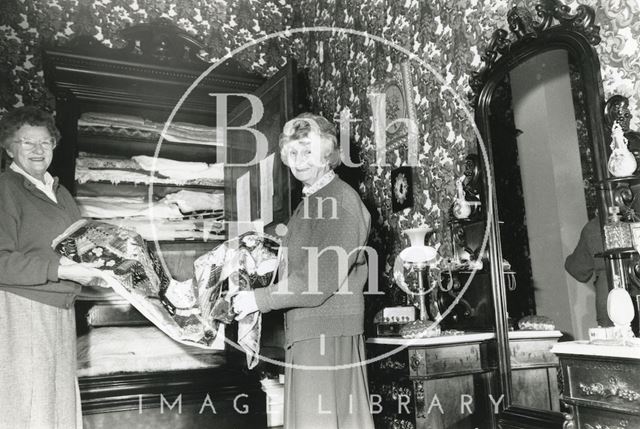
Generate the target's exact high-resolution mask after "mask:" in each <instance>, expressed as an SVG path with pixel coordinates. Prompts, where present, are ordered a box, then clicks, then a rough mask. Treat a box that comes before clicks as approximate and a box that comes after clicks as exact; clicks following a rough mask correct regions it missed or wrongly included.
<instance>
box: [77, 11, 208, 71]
mask: <svg viewBox="0 0 640 429" xmlns="http://www.w3.org/2000/svg"><path fill="white" fill-rule="evenodd" d="M119 36H120V38H121V39H122V40H123V41H124V47H122V48H119V49H112V48H109V47H107V46H105V45H103V44H102V43H100V42H99V41H98V40H96V39H95V38H93V37H91V36H78V37H76V38H74V39H72V40H71V41H70V42H69V43H68V44H66V47H68V48H72V49H74V50H77V51H84V52H88V53H92V54H94V55H95V54H100V53H102V54H108V53H111V54H113V55H116V56H118V57H120V58H129V59H137V60H142V61H149V60H152V61H157V62H163V63H173V64H185V63H186V64H194V65H206V64H208V63H209V62H208V60H207V51H206V49H205V46H204V45H203V44H202V43H201V42H200V41H199V40H198V39H197V38H195V37H194V36H192V35H190V34H189V33H187V32H186V31H184V30H183V29H181V28H180V27H178V26H177V25H175V24H174V23H173V22H172V21H171V20H169V19H167V18H159V19H157V20H154V21H152V22H149V23H143V24H137V25H133V26H131V27H127V28H124V29H123V30H121V31H120V33H119Z"/></svg>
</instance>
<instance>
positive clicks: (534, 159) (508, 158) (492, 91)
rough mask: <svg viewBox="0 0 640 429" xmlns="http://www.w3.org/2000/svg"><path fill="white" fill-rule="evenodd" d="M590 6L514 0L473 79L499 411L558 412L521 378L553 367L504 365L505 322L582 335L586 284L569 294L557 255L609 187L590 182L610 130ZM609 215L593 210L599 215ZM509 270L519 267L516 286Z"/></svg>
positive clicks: (507, 358)
mask: <svg viewBox="0 0 640 429" xmlns="http://www.w3.org/2000/svg"><path fill="white" fill-rule="evenodd" d="M594 15H595V14H594V11H593V9H591V8H590V7H587V6H578V7H576V8H575V9H574V10H572V9H571V8H569V7H567V6H565V5H563V4H562V3H560V2H559V1H557V0H544V1H542V2H541V3H540V4H538V5H537V6H535V10H533V11H530V10H528V9H526V8H524V7H520V6H515V7H513V8H512V9H511V10H510V11H509V13H508V16H507V21H508V25H509V30H510V31H506V30H502V29H499V30H496V31H495V32H494V33H493V36H492V39H491V41H490V44H489V47H488V48H487V49H486V50H485V51H484V55H483V57H482V59H483V61H484V67H483V68H482V69H481V70H480V71H479V72H478V73H477V74H475V75H474V76H473V79H472V88H473V91H474V103H475V113H476V123H477V125H478V128H479V130H480V133H481V135H482V138H483V141H484V145H485V148H486V150H487V157H488V160H489V165H487V166H484V167H485V170H484V171H485V172H486V175H487V177H489V180H486V181H485V185H484V194H485V195H492V196H493V216H492V218H491V219H489V221H490V222H491V223H492V228H491V231H490V235H489V242H488V245H489V262H490V265H491V278H492V287H493V299H494V308H495V321H496V338H497V350H498V353H497V354H498V362H497V366H498V373H499V384H500V386H499V387H500V391H501V392H503V393H504V406H505V409H506V411H507V412H506V413H505V414H506V415H509V411H510V410H512V411H513V410H519V412H520V413H521V415H525V414H527V413H528V411H527V412H525V411H522V410H530V411H531V412H533V411H532V410H534V409H540V410H544V409H546V410H547V411H548V413H546V414H545V413H544V412H543V413H542V415H546V416H547V417H548V418H549V419H550V420H549V422H551V421H555V422H557V424H558V426H557V427H562V425H563V424H565V423H566V422H565V420H564V416H563V415H562V414H560V413H559V412H558V411H559V402H558V400H557V397H556V398H555V400H554V398H552V397H545V398H535V397H531V395H529V396H527V395H526V393H525V394H523V393H522V392H526V389H523V387H526V385H524V386H523V385H522V384H523V383H534V382H547V383H549V384H550V385H552V384H555V382H556V380H555V379H554V378H555V377H554V376H552V375H551V373H547V374H546V375H545V376H544V377H543V379H539V380H537V381H536V380H534V379H520V378H519V377H517V375H518V374H517V371H515V370H514V371H513V372H512V371H511V370H512V369H513V368H514V367H517V365H518V362H517V361H514V360H513V359H514V350H513V349H510V345H509V328H510V326H513V325H514V322H516V321H517V320H518V319H519V318H521V317H522V316H525V315H530V314H538V315H540V314H544V315H546V316H549V317H550V318H551V319H553V320H554V321H555V323H556V327H557V329H558V330H560V331H562V332H563V334H564V335H565V336H568V337H569V338H570V339H573V338H584V333H585V332H586V329H587V327H590V326H588V325H590V323H591V319H589V318H590V317H591V318H593V315H592V313H593V310H592V308H589V306H590V305H594V304H593V296H591V298H590V299H591V302H590V303H589V302H588V300H587V299H584V297H582V298H580V299H578V300H577V301H576V299H577V298H576V295H575V293H576V290H579V288H580V286H576V285H575V284H572V283H571V279H570V278H569V277H568V275H567V273H566V272H565V271H564V259H565V257H566V256H567V251H568V252H570V251H571V249H572V248H573V247H574V246H575V243H576V242H577V237H578V236H579V234H580V229H581V228H582V226H583V225H584V224H585V223H586V221H587V220H588V218H590V217H593V216H595V213H596V210H595V208H596V207H604V206H605V203H606V202H605V201H600V200H601V199H602V200H604V199H605V198H606V199H608V198H610V196H607V195H605V193H602V192H600V193H596V191H595V188H596V184H597V183H598V182H601V181H602V179H603V178H604V174H603V173H604V172H603V166H604V165H605V162H606V149H605V141H606V140H605V130H604V126H603V113H602V112H603V95H602V94H603V91H602V83H601V78H600V62H599V60H598V56H597V54H596V51H595V49H594V46H595V45H597V44H598V43H599V42H600V36H599V30H600V29H599V27H598V26H597V25H595V24H594ZM605 215H606V213H602V210H599V216H601V220H603V219H604V216H605ZM497 225H500V226H499V227H496V226H497ZM576 230H577V236H576ZM506 271H509V272H515V278H516V279H517V286H515V287H514V284H513V282H512V280H509V276H505V272H506ZM581 288H582V289H583V290H585V291H586V290H587V288H586V287H585V286H584V285H582V286H581ZM509 289H511V290H509ZM582 301H584V302H582ZM580 306H581V310H579V314H576V312H575V310H576V308H577V307H580ZM582 307H583V308H582ZM591 326H595V325H591ZM554 374H555V373H554ZM541 376H542V375H541ZM518 383H520V384H521V386H519V387H518ZM522 407H526V408H522ZM512 414H513V413H512ZM528 418H531V415H529V417H528ZM526 419H527V417H525V420H526ZM503 421H504V420H503ZM504 427H520V426H508V425H505V426H504ZM540 427H542V426H540ZM545 427H546V426H545ZM548 427H556V426H551V423H549V426H548Z"/></svg>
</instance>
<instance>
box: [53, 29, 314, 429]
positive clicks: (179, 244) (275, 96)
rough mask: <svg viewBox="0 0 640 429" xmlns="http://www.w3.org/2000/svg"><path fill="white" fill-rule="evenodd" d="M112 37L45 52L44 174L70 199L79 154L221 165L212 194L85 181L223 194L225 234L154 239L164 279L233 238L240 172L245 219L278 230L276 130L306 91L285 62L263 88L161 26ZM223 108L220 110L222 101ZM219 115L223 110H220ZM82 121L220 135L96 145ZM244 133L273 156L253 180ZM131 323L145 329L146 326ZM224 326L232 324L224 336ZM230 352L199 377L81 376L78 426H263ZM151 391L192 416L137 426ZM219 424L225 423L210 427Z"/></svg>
mask: <svg viewBox="0 0 640 429" xmlns="http://www.w3.org/2000/svg"><path fill="white" fill-rule="evenodd" d="M121 36H122V40H123V41H124V43H123V44H122V46H123V47H121V48H108V47H106V46H104V45H102V44H101V43H99V42H98V41H96V40H95V39H93V38H90V37H79V38H77V39H74V40H72V41H70V42H69V43H67V44H65V45H64V46H49V47H46V48H45V49H44V52H43V63H44V64H43V65H44V77H45V81H46V84H47V86H48V88H49V89H50V90H51V92H52V93H53V95H54V96H55V100H56V121H57V125H58V127H59V129H60V131H61V133H62V139H61V141H60V144H59V147H58V149H56V153H55V155H54V160H53V163H52V167H51V169H52V173H53V174H54V175H56V176H58V177H59V178H60V181H61V183H62V184H63V185H64V186H65V187H67V188H68V189H69V190H71V192H72V193H73V194H74V195H76V194H77V193H78V191H79V186H78V183H77V181H76V160H77V158H78V156H79V154H80V153H82V152H89V153H92V154H98V155H101V156H106V157H121V158H127V157H131V156H134V155H148V156H158V157H161V158H168V159H171V160H178V161H191V162H206V163H210V164H212V163H224V164H225V166H224V183H220V184H219V185H215V186H191V185H185V186H174V185H163V184H158V185H153V188H152V189H151V188H150V186H149V185H144V184H143V185H140V184H137V183H129V182H128V181H127V180H126V174H125V175H124V176H123V177H124V179H123V180H122V181H121V182H120V183H117V184H114V183H108V182H100V183H91V185H92V187H91V189H92V191H91V192H93V193H94V194H96V195H109V192H110V191H111V190H113V189H114V187H118V192H120V193H129V194H132V195H143V196H146V195H148V194H149V195H150V196H151V198H160V197H163V196H164V195H166V194H168V193H172V192H175V191H177V190H179V189H192V190H193V189H196V190H205V191H206V190H215V191H217V192H222V191H224V193H225V198H224V201H225V204H224V212H225V213H224V221H225V223H226V225H227V227H226V228H225V232H224V234H222V235H221V236H218V237H216V238H215V239H207V238H206V237H204V238H202V239H188V240H184V239H183V240H180V239H177V240H162V241H160V242H159V243H158V244H159V248H160V250H161V252H162V254H163V258H164V260H165V262H166V263H167V266H168V268H169V270H170V272H171V275H172V276H173V277H174V278H176V279H178V280H184V279H187V278H191V277H193V261H194V260H195V259H196V258H197V257H198V256H200V255H202V254H203V253H205V252H207V251H209V250H212V249H213V248H215V246H216V245H218V244H219V243H221V242H222V241H223V240H225V239H227V238H231V237H234V236H235V233H236V230H234V228H233V227H231V228H229V225H234V222H235V221H237V220H238V213H237V197H238V195H237V189H236V184H237V182H236V180H237V179H238V177H240V176H241V175H243V174H246V173H249V174H250V179H249V182H250V188H249V189H248V195H244V196H243V197H245V198H246V199H248V200H249V201H250V204H251V213H250V214H249V216H250V219H251V220H252V221H255V220H258V219H264V218H265V217H269V218H270V219H271V221H270V222H269V224H268V225H265V230H267V231H270V230H271V229H272V228H273V227H274V226H275V225H276V224H278V223H286V222H287V220H288V218H289V214H290V212H291V204H292V203H291V186H290V182H289V171H288V169H287V168H286V166H284V165H283V164H282V162H281V161H280V156H279V148H278V136H279V133H280V131H281V130H282V127H283V125H284V123H285V122H286V121H287V120H289V119H291V118H292V117H293V116H294V115H295V114H296V113H298V112H299V110H300V109H301V105H302V104H303V102H302V101H301V100H304V91H299V89H300V87H299V86H298V80H297V71H296V67H295V64H293V63H289V64H287V65H286V66H285V67H284V68H283V69H282V70H281V71H280V72H278V73H276V74H275V75H274V76H273V77H272V78H271V79H268V78H265V77H263V76H261V75H258V74H255V73H252V72H249V71H247V70H246V69H244V68H242V67H241V66H240V65H239V64H238V63H236V62H235V61H234V60H233V59H229V60H227V61H225V62H224V63H223V64H221V65H220V66H218V67H215V68H213V67H212V65H213V63H211V62H207V61H204V60H203V59H201V58H200V56H199V54H200V52H202V51H203V49H204V46H202V45H201V44H200V43H199V42H198V41H197V40H195V39H194V38H193V37H191V36H190V35H188V34H187V33H185V32H184V31H182V30H180V29H179V28H177V27H176V26H175V25H174V24H172V23H171V22H169V21H168V20H165V19H161V20H159V21H156V22H153V23H150V24H143V25H137V26H134V27H131V28H128V29H125V30H124V31H123V32H122V34H121ZM249 97H253V99H254V101H255V100H257V103H259V104H260V105H261V107H262V116H257V119H258V121H257V123H249V122H248V121H249V120H252V119H255V117H254V116H255V115H256V114H257V113H258V112H257V111H255V110H256V109H254V108H255V105H252V104H249V103H248V101H247V100H248V98H249ZM223 99H224V101H225V103H221V102H220V101H221V100H223ZM220 107H223V108H224V110H222V111H221V110H220ZM87 112H98V113H107V114H118V115H130V116H135V117H139V118H143V119H144V120H149V121H153V122H155V123H161V124H164V123H166V122H168V121H169V120H171V122H172V123H175V122H180V123H190V124H198V125H204V126H208V127H218V128H217V129H216V143H217V144H215V145H211V144H184V143H177V142H173V141H168V140H167V139H162V141H161V144H158V143H160V139H159V138H158V139H149V138H148V136H147V137H144V136H143V137H139V136H137V135H136V134H129V135H119V134H114V135H108V136H105V135H100V134H99V133H98V134H95V133H90V132H85V131H80V130H79V127H78V120H79V118H80V117H81V115H82V114H83V113H87ZM220 115H222V116H220ZM220 118H226V123H227V125H228V126H229V129H228V130H226V131H227V132H226V135H225V133H224V131H225V130H224V129H223V128H221V125H222V124H221V123H220ZM247 124H249V126H250V127H251V128H253V129H255V130H257V131H258V132H261V133H263V134H264V136H265V138H266V141H267V152H266V154H265V156H269V155H273V169H272V170H271V171H267V170H264V171H262V172H261V168H260V164H259V163H254V164H252V165H248V166H238V165H239V164H241V163H244V162H246V160H247V159H252V158H254V155H255V152H256V144H255V139H254V138H253V137H254V136H253V135H252V134H251V133H250V132H247V131H243V130H241V129H239V128H241V127H243V126H245V125H247ZM233 127H239V128H238V129H236V128H233ZM265 171H266V173H267V174H265ZM261 176H262V177H261ZM267 185H268V186H267ZM265 189H266V190H267V191H268V190H269V189H270V190H272V194H270V195H271V196H270V204H264V207H261V202H262V201H264V198H262V200H261V195H262V194H263V193H264V192H265ZM150 191H152V192H150ZM266 208H270V210H272V211H271V213H269V216H266V215H265V212H264V211H265V209H266ZM98 301H100V302H101V304H102V305H105V300H104V299H103V298H96V300H95V301H92V298H88V301H84V302H83V303H82V304H80V306H79V307H78V310H81V311H78V313H81V314H79V315H78V316H79V322H80V323H79V324H78V325H79V333H80V334H85V333H86V332H87V329H90V328H88V327H87V323H86V320H85V319H84V315H85V314H86V312H87V311H88V310H89V309H91V307H92V303H95V302H98ZM107 301H109V300H108V299H107ZM280 319H281V317H280V318H278V317H270V318H268V320H265V321H264V324H263V331H264V335H263V338H264V339H265V340H266V343H265V344H264V348H265V350H273V352H272V354H273V356H277V357H280V356H282V355H283V351H282V350H281V347H282V345H283V344H282V342H283V336H282V335H281V331H282V321H281V320H280ZM121 322H122V321H121ZM133 322H135V321H133ZM138 322H140V323H142V324H144V319H142V320H138ZM127 324H128V322H127V320H126V319H125V321H124V322H123V323H119V325H120V326H122V325H125V327H123V328H122V329H127V328H126V325H127ZM133 324H139V323H131V325H133ZM95 329H101V328H95ZM232 329H234V327H231V328H230V329H228V331H230V330H232ZM125 347H126V346H125ZM234 353H237V352H236V351H235V350H234V351H231V352H228V353H227V354H226V360H225V362H223V363H221V364H219V365H216V366H214V367H211V368H207V369H199V370H186V371H185V370H180V369H167V371H160V372H158V371H154V372H151V373H142V372H131V371H130V370H129V369H128V368H126V367H123V368H114V370H113V374H103V375H100V376H90V377H81V378H80V388H81V397H82V406H83V412H84V413H85V414H87V415H91V416H93V417H85V420H86V423H87V426H88V427H104V426H122V425H125V426H127V427H134V426H132V425H131V424H130V423H126V424H125V423H123V422H124V421H127V420H128V419H130V418H135V420H136V421H140V422H145V423H144V424H142V425H139V426H138V427H149V426H152V425H160V426H172V427H193V426H195V425H200V424H207V425H210V424H213V423H215V424H216V427H239V426H245V427H255V426H256V425H262V424H264V418H265V415H264V394H263V392H262V391H261V390H260V385H259V383H258V382H257V374H256V372H257V371H254V372H253V373H251V372H247V371H246V369H244V370H243V369H242V368H240V366H239V365H235V366H232V365H230V364H229V363H227V362H228V361H233V362H235V361H237V362H244V358H242V357H241V356H236V355H235V354H234ZM240 358H241V359H240ZM167 389H168V390H167ZM161 392H167V394H171V395H179V394H180V393H185V395H186V396H189V395H190V396H189V397H188V398H186V397H185V400H186V402H185V407H186V406H187V403H188V404H190V405H189V406H191V407H192V408H193V407H196V410H195V412H194V413H192V414H193V415H191V416H190V417H188V416H187V415H186V414H185V415H183V416H182V417H176V416H175V413H174V414H173V416H172V415H171V414H168V415H159V414H158V413H155V414H154V413H153V412H148V413H146V415H147V416H148V417H145V413H142V414H140V415H138V414H139V413H138V411H139V407H140V406H141V404H142V405H144V408H145V409H146V408H156V410H155V411H157V408H158V407H159V406H160V403H159V400H158V398H157V396H158V394H159V393H161ZM207 393H210V394H211V395H212V397H218V398H220V400H221V408H222V409H223V412H219V413H218V415H217V416H211V415H209V416H208V417H206V418H203V417H202V416H199V415H198V413H197V411H198V409H197V408H199V406H201V404H202V401H203V400H204V398H205V397H206V395H207ZM243 393H247V394H250V396H251V397H250V398H249V401H250V402H251V404H252V407H251V408H252V411H251V412H250V413H249V414H248V415H245V414H243V413H239V412H237V411H234V410H233V409H232V408H233V407H232V405H233V399H234V397H235V396H234V395H236V394H243ZM154 395H155V396H154ZM138 399H139V400H140V402H139V401H138ZM173 399H175V398H173ZM173 399H168V400H169V401H172V400H173ZM215 401H216V400H215V399H214V402H215ZM260 404H262V406H260ZM217 405H218V404H216V406H217ZM207 410H208V408H207ZM218 411H220V408H219V409H218ZM116 412H117V413H116ZM114 413H116V414H114ZM156 414H158V415H156ZM254 414H255V415H254ZM256 416H257V417H256ZM154 422H155V423H154ZM121 423H122V424H121ZM219 424H223V426H217V425H219Z"/></svg>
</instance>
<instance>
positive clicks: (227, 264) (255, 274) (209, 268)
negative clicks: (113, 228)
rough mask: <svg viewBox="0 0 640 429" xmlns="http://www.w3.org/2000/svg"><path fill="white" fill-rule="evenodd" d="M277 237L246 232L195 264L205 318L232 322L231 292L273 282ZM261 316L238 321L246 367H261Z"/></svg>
mask: <svg viewBox="0 0 640 429" xmlns="http://www.w3.org/2000/svg"><path fill="white" fill-rule="evenodd" d="M279 247H280V245H279V243H278V241H277V240H276V239H275V238H272V237H269V236H263V235H260V234H258V233H256V232H247V233H245V234H242V235H241V236H240V237H238V238H237V239H233V240H229V241H227V242H225V243H223V244H221V245H220V246H218V247H217V248H216V249H215V250H213V251H211V252H209V253H207V254H205V255H202V256H201V257H200V258H198V259H197V260H196V262H195V264H194V265H195V271H196V282H197V283H198V289H199V291H200V294H199V295H198V299H199V301H200V305H201V307H202V308H207V309H209V311H210V312H209V313H206V314H204V316H205V317H206V318H208V319H210V320H218V321H220V322H223V323H227V324H228V323H232V322H233V320H234V317H235V314H234V313H233V311H232V309H231V305H230V302H229V300H228V298H227V296H228V294H229V293H230V292H235V291H238V290H251V289H256V288H262V287H265V286H269V285H271V284H272V283H273V280H274V277H275V276H274V274H275V272H276V270H277V267H278V249H279ZM261 327H262V315H261V313H260V312H255V313H253V314H250V315H248V316H246V317H245V318H244V319H242V320H240V321H239V322H238V344H239V345H240V347H242V349H243V350H244V351H245V353H246V355H247V366H248V367H249V368H253V367H254V366H256V365H257V364H258V356H259V353H260V332H261Z"/></svg>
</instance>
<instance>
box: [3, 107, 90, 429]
mask: <svg viewBox="0 0 640 429" xmlns="http://www.w3.org/2000/svg"><path fill="white" fill-rule="evenodd" d="M59 136H60V134H59V132H58V130H57V129H56V127H55V124H54V122H53V118H52V117H51V115H50V114H48V113H46V112H44V111H41V110H39V109H37V108H35V107H22V108H19V109H16V110H13V111H11V112H9V113H6V114H4V115H3V117H2V119H1V120H0V144H1V145H2V148H3V149H4V150H5V151H6V153H7V154H8V155H9V157H10V158H12V159H13V162H12V163H11V165H10V166H9V167H8V168H7V170H6V171H5V172H4V173H2V174H1V175H0V327H2V328H1V329H0V344H1V346H0V386H2V388H1V389H0V416H2V417H1V418H0V419H1V420H2V422H3V423H2V424H3V427H7V428H36V427H37V428H40V427H59V428H74V427H80V426H81V414H80V404H79V395H78V389H77V381H76V342H75V339H76V332H75V315H74V310H73V302H74V299H75V297H76V295H77V294H78V292H79V290H80V285H79V284H78V283H82V284H87V283H89V282H90V281H91V279H92V278H93V277H94V275H92V274H93V272H92V271H91V269H90V268H86V267H84V266H82V265H80V264H76V263H73V262H72V261H70V260H68V259H62V260H61V258H60V256H59V255H57V254H56V253H55V252H54V251H53V250H52V248H51V242H52V240H53V239H54V238H55V237H56V236H58V235H59V234H61V233H62V232H64V230H65V229H66V228H67V227H69V226H70V225H71V224H72V223H73V222H75V221H76V220H78V219H79V218H80V212H79V210H78V207H77V206H76V204H75V202H74V200H73V198H72V197H71V195H70V194H69V192H68V191H67V190H66V189H64V188H63V187H62V186H59V185H58V182H57V179H54V178H53V177H51V175H50V174H49V173H48V172H47V168H48V167H49V164H51V159H52V157H53V149H54V148H55V146H56V142H57V139H58V137H59Z"/></svg>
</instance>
